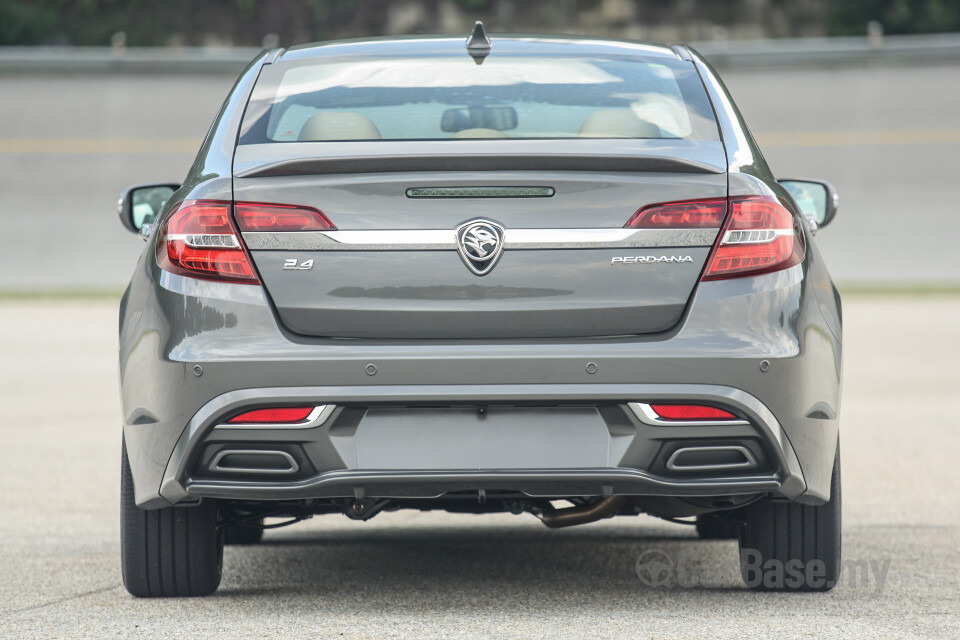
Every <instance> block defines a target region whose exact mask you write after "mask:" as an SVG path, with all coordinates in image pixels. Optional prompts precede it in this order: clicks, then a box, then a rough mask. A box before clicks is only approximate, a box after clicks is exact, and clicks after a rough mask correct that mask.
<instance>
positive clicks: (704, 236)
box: [243, 228, 720, 251]
mask: <svg viewBox="0 0 960 640" xmlns="http://www.w3.org/2000/svg"><path fill="white" fill-rule="evenodd" d="M719 232H720V230H719V229H623V228H605V229H506V230H505V232H504V244H503V248H504V249H506V250H510V249H615V248H626V249H643V248H654V247H709V246H712V245H713V241H714V240H716V238H717V234H718V233H719ZM243 240H244V242H246V243H247V247H248V248H249V249H250V250H251V251H258V250H274V251H456V250H457V234H456V231H455V230H454V229H396V230H379V229H356V230H338V231H284V232H264V231H248V232H247V233H244V234H243Z"/></svg>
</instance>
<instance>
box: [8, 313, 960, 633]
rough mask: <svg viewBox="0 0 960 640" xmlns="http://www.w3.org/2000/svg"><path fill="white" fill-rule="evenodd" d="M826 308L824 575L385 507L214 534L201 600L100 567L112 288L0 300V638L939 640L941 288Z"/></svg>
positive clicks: (112, 449) (670, 540) (112, 545)
mask: <svg viewBox="0 0 960 640" xmlns="http://www.w3.org/2000/svg"><path fill="white" fill-rule="evenodd" d="M844 311H845V313H844V316H845V321H846V326H845V336H846V337H845V343H844V346H845V353H844V359H845V387H844V400H843V407H842V411H841V424H842V427H841V448H842V455H843V483H844V484H843V487H844V497H843V509H844V512H843V529H844V540H843V546H844V573H843V577H842V581H841V584H840V585H839V586H838V587H837V588H836V589H835V590H833V591H832V592H829V593H826V594H758V593H754V592H751V591H748V590H746V589H744V588H743V586H742V584H741V582H740V577H739V573H738V568H737V560H736V557H737V556H736V544H735V543H733V542H727V541H720V542H701V541H698V540H696V539H695V537H694V534H693V532H692V531H691V529H690V528H689V527H683V526H680V525H675V524H670V523H666V522H663V521H659V520H656V519H653V518H649V517H645V516H641V517H631V518H618V519H613V520H607V521H603V522H599V523H595V524H590V525H586V526H583V527H575V528H572V529H567V530H560V531H552V530H548V529H546V528H545V527H543V526H542V525H541V524H539V523H538V522H537V521H536V520H535V519H534V518H532V517H531V516H529V515H524V516H509V515H504V516H469V515H449V514H442V513H419V512H413V513H411V512H399V513H385V514H381V515H379V516H377V517H376V518H374V519H373V520H371V521H369V522H366V523H358V522H353V521H350V520H347V519H346V518H344V517H343V516H339V515H333V516H323V517H317V518H314V519H312V520H310V521H308V522H306V523H301V524H299V525H296V526H294V527H290V528H287V529H280V530H276V531H270V532H267V534H266V536H265V538H264V542H263V543H262V544H260V545H257V546H254V547H245V548H244V547H230V548H228V549H227V551H226V554H225V558H224V578H223V583H222V586H221V588H220V590H219V591H218V592H217V593H216V594H215V595H214V596H211V597H208V598H203V599H174V600H137V599H134V598H132V597H131V596H129V595H128V594H127V593H126V591H125V590H124V589H123V587H122V585H121V580H120V566H119V458H120V407H119V402H118V393H117V364H116V314H117V310H116V303H115V302H113V301H86V302H76V301H74V302H67V301H60V302H56V301H32V302H16V301H5V302H0V354H2V358H3V366H2V367H0V408H2V411H0V437H2V442H0V512H2V513H3V517H2V518H0V637H5V638H34V637H37V638H43V637H51V638H59V637H97V638H103V637H116V636H121V637H125V636H132V637H145V638H162V637H173V636H176V637H180V638H186V637H224V638H228V637H229V638H233V637H258V638H259V637H283V638H328V637H334V638H347V639H350V638H435V637H436V638H440V637H442V638H471V639H473V638H531V637H543V638H577V639H582V638H605V639H611V640H612V639H615V638H704V637H706V638H725V637H726V638H738V639H744V638H769V637H777V638H784V639H786V638H806V637H812V638H846V637H856V638H898V639H907V638H917V639H930V638H944V639H948V638H949V639H955V638H957V637H960V599H958V593H960V578H958V576H960V512H958V510H957V497H956V492H955V490H954V488H955V487H956V486H957V485H958V483H960V470H958V467H957V464H956V453H957V451H960V429H958V428H957V427H958V426H960V425H958V420H957V416H958V415H960V394H958V393H957V390H958V386H957V382H956V376H955V368H956V367H955V363H956V360H957V356H958V354H960V334H958V333H957V331H956V328H957V327H958V326H960V297H905V298H896V297H882V298H877V297H848V299H847V300H846V303H845V309H844ZM650 558H658V559H660V560H661V561H664V562H666V563H667V564H668V565H670V566H671V567H672V569H671V571H670V572H668V575H669V576H670V579H669V580H668V581H666V584H663V585H659V586H658V585H657V584H656V582H655V581H652V580H650V579H649V572H645V571H644V569H645V563H646V562H648V561H649V560H650ZM638 568H639V569H640V570H639V572H638Z"/></svg>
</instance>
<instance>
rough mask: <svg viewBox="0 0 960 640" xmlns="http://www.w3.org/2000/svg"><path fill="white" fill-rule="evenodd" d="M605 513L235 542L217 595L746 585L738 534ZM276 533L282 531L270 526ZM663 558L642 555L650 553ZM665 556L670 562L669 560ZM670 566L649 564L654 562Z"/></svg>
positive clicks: (564, 595) (622, 590)
mask: <svg viewBox="0 0 960 640" xmlns="http://www.w3.org/2000/svg"><path fill="white" fill-rule="evenodd" d="M634 522H636V521H632V520H631V521H629V522H628V523H626V524H613V523H612V522H611V523H607V522H605V523H599V524H595V525H587V526H584V527H574V528H571V529H565V530H549V529H546V528H539V527H531V526H525V525H524V526H510V525H503V526H499V525H497V526H489V525H485V526H482V527H471V526H438V527H437V528H424V527H397V528H392V527H380V528H377V529H369V530H364V529H362V526H364V525H360V526H358V527H356V528H350V529H342V528H339V529H337V530H329V531H322V530H317V529H316V528H313V529H310V530H307V531H304V532H297V531H295V530H291V531H289V532H284V533H283V535H280V534H271V533H270V532H268V533H267V535H266V537H265V538H264V541H263V542H262V543H260V544H259V545H254V546H249V547H228V549H227V551H226V554H225V562H224V564H225V574H224V582H223V584H222V586H221V588H220V590H219V591H218V592H217V595H218V596H219V597H244V596H249V597H268V598H270V597H284V598H290V597H293V598H306V599H308V600H309V599H313V600H317V601H322V602H326V603H328V604H329V603H339V604H341V605H343V604H347V603H352V605H353V606H357V607H361V608H363V607H368V606H369V607H377V608H387V609H397V610H402V609H404V608H406V607H422V606H423V603H424V601H425V600H426V601H429V603H430V606H431V607H432V608H433V609H434V610H444V609H449V610H451V611H453V610H457V611H469V610H481V609H482V610H485V611H486V610H489V609H490V608H491V607H511V606H516V605H518V604H519V603H521V602H522V603H524V604H525V605H529V604H531V603H534V602H537V603H540V604H539V605H538V606H541V607H551V608H552V607H561V608H562V607H565V606H569V607H573V606H578V607H579V606H583V605H584V604H585V603H592V604H593V605H594V606H598V607H610V606H614V605H624V606H626V605H630V606H633V605H632V604H630V603H631V602H635V600H636V598H637V597H638V596H640V597H642V598H643V599H649V598H650V597H651V596H653V597H654V598H655V599H656V598H657V597H659V596H660V595H663V596H666V595H667V594H669V593H670V592H676V591H677V590H681V589H682V590H690V589H696V590H700V591H709V592H717V593H723V592H733V591H736V592H742V591H743V589H744V587H743V584H742V582H741V580H740V575H739V568H738V561H737V545H736V542H734V541H700V540H698V539H697V537H696V533H695V532H694V531H693V529H692V527H690V528H681V527H678V526H674V525H664V526H658V527H638V526H636V525H635V524H633V523H634ZM274 536H276V537H274ZM649 559H653V560H657V561H660V562H661V564H660V565H649V566H647V565H646V562H647V560H649ZM664 563H665V564H664ZM651 567H653V568H654V569H662V571H660V572H659V575H656V576H652V577H651V576H650V571H649V569H650V568H651Z"/></svg>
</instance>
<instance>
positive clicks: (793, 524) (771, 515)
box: [740, 446, 840, 591]
mask: <svg viewBox="0 0 960 640" xmlns="http://www.w3.org/2000/svg"><path fill="white" fill-rule="evenodd" d="M744 512H745V516H746V518H745V519H746V525H745V526H744V529H743V535H742V537H741V538H740V574H741V575H742V576H743V581H744V582H745V583H746V584H747V586H748V587H750V588H751V589H755V590H757V591H829V590H830V589H832V588H833V587H834V586H835V585H836V583H837V580H838V578H839V577H840V448H839V446H838V447H837V453H836V457H835V459H834V462H833V477H832V481H831V484H830V500H829V502H827V503H826V504H823V505H819V506H811V505H803V504H796V503H792V502H772V501H769V500H763V501H761V502H756V503H754V504H751V505H749V506H747V507H746V508H745V510H744Z"/></svg>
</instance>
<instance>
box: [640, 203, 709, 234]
mask: <svg viewBox="0 0 960 640" xmlns="http://www.w3.org/2000/svg"><path fill="white" fill-rule="evenodd" d="M726 213H727V199H726V198H711V199H709V200H688V201H685V202H665V203H663V204H653V205H649V206H646V207H644V208H642V209H640V210H639V211H637V212H636V213H635V214H633V216H632V217H631V218H630V219H629V220H628V221H627V224H625V225H623V226H624V227H626V228H628V229H716V228H718V227H719V226H720V225H722V224H723V217H724V216H725V215H726Z"/></svg>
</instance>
